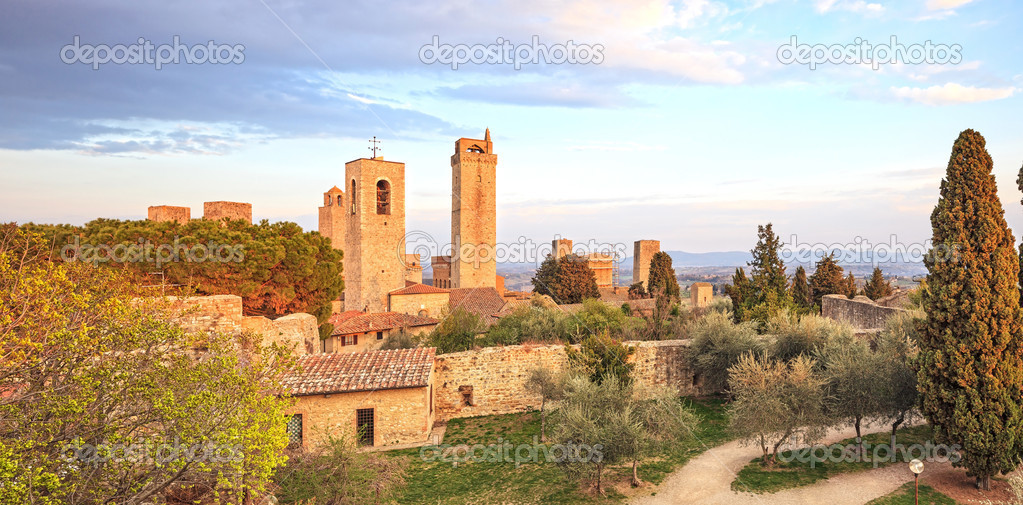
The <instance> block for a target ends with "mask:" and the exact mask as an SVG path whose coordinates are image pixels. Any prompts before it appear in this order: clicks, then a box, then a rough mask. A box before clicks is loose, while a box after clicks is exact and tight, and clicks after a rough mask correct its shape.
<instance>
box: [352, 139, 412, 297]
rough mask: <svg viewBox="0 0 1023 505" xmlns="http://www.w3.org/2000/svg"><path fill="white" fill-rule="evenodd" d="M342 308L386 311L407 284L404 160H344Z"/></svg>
mask: <svg viewBox="0 0 1023 505" xmlns="http://www.w3.org/2000/svg"><path fill="white" fill-rule="evenodd" d="M345 180H346V181H347V182H346V187H347V190H348V193H347V198H348V202H347V203H348V215H347V216H346V219H345V249H344V272H345V304H344V305H345V310H361V311H363V312H384V311H386V310H387V295H388V293H390V292H391V291H394V290H396V289H401V288H403V287H405V264H404V263H405V251H404V250H399V249H400V248H402V247H404V243H405V164H404V163H397V162H393V161H384V159H383V158H382V157H377V158H373V159H367V158H360V159H357V160H354V161H350V162H348V163H345Z"/></svg>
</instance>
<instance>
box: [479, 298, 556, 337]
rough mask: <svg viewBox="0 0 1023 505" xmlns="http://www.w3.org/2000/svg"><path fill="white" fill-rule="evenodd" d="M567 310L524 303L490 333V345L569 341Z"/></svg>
mask: <svg viewBox="0 0 1023 505" xmlns="http://www.w3.org/2000/svg"><path fill="white" fill-rule="evenodd" d="M568 317H570V316H568V315H567V314H566V313H565V312H564V311H563V310H561V309H559V308H557V306H556V305H555V306H554V307H553V308H550V307H547V306H545V305H542V304H533V303H530V304H528V305H522V306H520V307H518V308H517V309H515V311H514V312H512V313H511V314H509V315H507V316H504V317H502V318H501V319H499V320H498V321H497V324H495V325H494V326H492V327H491V328H490V331H489V332H488V333H487V337H486V340H487V343H488V344H489V345H515V344H521V343H524V342H568V341H569V340H570V338H569V330H568V327H567V322H566V319H568Z"/></svg>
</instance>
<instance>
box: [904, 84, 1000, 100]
mask: <svg viewBox="0 0 1023 505" xmlns="http://www.w3.org/2000/svg"><path fill="white" fill-rule="evenodd" d="M890 90H891V93H892V94H893V95H894V96H895V97H896V98H900V99H904V100H909V101H912V102H917V103H922V104H925V105H953V104H960V103H973V102H987V101H990V100H1001V99H1003V98H1009V97H1010V96H1012V95H1013V94H1014V93H1015V92H1016V88H1014V87H1007V88H981V87H976V86H963V85H962V84H958V83H954V82H950V83H948V84H945V85H943V86H931V87H929V88H913V87H909V86H903V87H895V86H892V87H891V88H890Z"/></svg>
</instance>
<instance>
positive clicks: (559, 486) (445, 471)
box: [386, 399, 727, 505]
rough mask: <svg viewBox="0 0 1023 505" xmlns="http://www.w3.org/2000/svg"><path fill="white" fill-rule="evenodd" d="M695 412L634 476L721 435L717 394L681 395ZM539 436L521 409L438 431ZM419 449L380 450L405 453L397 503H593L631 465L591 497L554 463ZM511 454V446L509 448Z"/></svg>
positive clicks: (452, 441) (457, 439) (461, 438)
mask: <svg viewBox="0 0 1023 505" xmlns="http://www.w3.org/2000/svg"><path fill="white" fill-rule="evenodd" d="M687 403H689V404H690V405H691V406H692V407H693V409H694V410H695V411H696V412H697V413H698V414H699V415H700V416H701V418H702V422H701V423H700V426H698V428H697V432H696V433H695V435H696V436H695V437H693V439H692V440H691V441H687V442H686V443H685V444H682V446H680V447H676V448H673V449H672V450H671V451H669V453H668V454H663V455H661V456H660V457H659V458H655V459H651V460H648V461H645V462H641V464H640V468H639V474H640V478H641V479H643V480H645V481H648V482H653V483H659V482H661V481H662V480H664V478H665V477H666V476H667V475H668V474H670V473H671V471H672V470H673V469H675V468H677V467H678V466H680V465H681V464H683V463H684V462H686V461H688V460H689V458H691V457H693V455H695V454H699V453H700V452H703V451H704V450H706V449H707V448H709V447H713V446H714V445H717V444H720V443H722V442H724V441H725V440H726V433H725V428H726V426H727V420H726V419H725V417H724V407H723V402H722V401H721V400H717V399H698V400H689V399H687ZM533 437H537V439H539V437H540V413H539V412H525V413H520V414H508V415H499V416H481V417H471V418H462V419H452V420H451V421H449V422H448V427H447V432H446V434H445V435H444V442H443V443H444V445H458V444H469V445H472V444H483V445H491V444H494V445H499V444H501V443H503V442H505V441H507V442H509V443H511V444H515V445H518V444H530V445H532V444H533ZM421 453H422V454H426V455H432V454H434V453H433V452H431V451H429V450H421V449H407V450H400V451H390V452H388V453H386V454H388V455H391V456H394V457H404V458H407V461H408V467H407V472H408V473H407V479H406V485H405V489H404V492H403V494H402V496H400V497H399V499H398V502H399V503H402V504H406V503H408V504H431V505H447V504H456V503H457V504H490V503H501V504H559V503H563V504H574V503H582V504H596V503H617V502H620V501H622V499H623V498H624V497H623V496H622V495H621V494H620V493H617V492H616V491H615V490H614V489H613V488H612V487H611V486H610V484H612V483H622V482H627V479H628V478H629V477H630V476H631V473H632V471H631V467H624V466H623V467H621V468H611V469H608V470H606V471H605V473H604V482H605V484H608V487H607V489H606V492H607V496H606V497H595V496H593V495H591V494H590V493H589V492H586V491H584V490H583V488H582V486H581V485H580V484H579V483H578V481H575V480H572V479H570V478H568V477H567V476H566V475H565V473H564V472H563V471H562V470H561V469H560V468H559V467H558V466H557V465H556V464H554V463H545V462H539V463H533V462H528V463H523V464H521V465H520V466H519V467H518V468H516V466H515V463H514V461H510V462H472V461H466V462H463V463H458V464H457V465H453V464H452V463H451V462H445V461H424V460H423V458H422V457H420V454H421ZM512 457H514V451H513V452H512Z"/></svg>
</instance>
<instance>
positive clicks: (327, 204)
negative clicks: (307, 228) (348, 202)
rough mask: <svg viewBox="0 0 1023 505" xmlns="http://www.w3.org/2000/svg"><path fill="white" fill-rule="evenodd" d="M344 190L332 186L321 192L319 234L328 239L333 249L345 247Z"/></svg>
mask: <svg viewBox="0 0 1023 505" xmlns="http://www.w3.org/2000/svg"><path fill="white" fill-rule="evenodd" d="M345 210H346V209H345V192H344V191H342V190H341V188H339V187H337V186H334V187H333V188H330V190H329V191H327V192H326V193H324V194H323V207H320V220H319V225H320V226H319V230H320V235H323V236H324V237H327V238H329V239H330V245H331V247H333V248H334V249H344V248H345Z"/></svg>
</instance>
